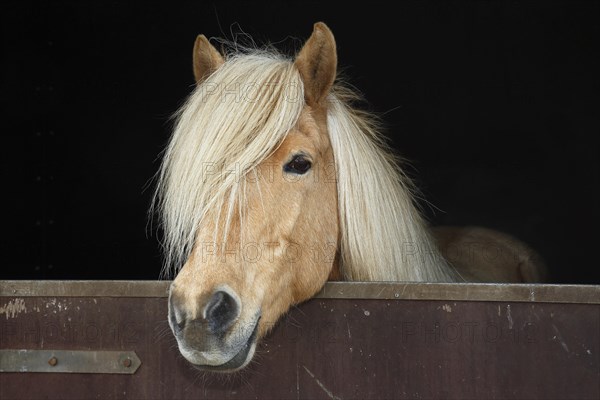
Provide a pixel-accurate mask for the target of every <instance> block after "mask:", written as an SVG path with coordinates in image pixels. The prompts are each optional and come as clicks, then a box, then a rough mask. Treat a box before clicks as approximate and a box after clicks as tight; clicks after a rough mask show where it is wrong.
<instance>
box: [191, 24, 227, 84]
mask: <svg viewBox="0 0 600 400" xmlns="http://www.w3.org/2000/svg"><path fill="white" fill-rule="evenodd" d="M193 60H194V61H193V62H194V77H195V78H196V84H198V85H199V84H201V83H202V82H203V81H204V80H205V79H206V78H208V77H209V76H210V74H212V73H213V72H215V71H216V70H217V69H218V68H219V67H220V66H221V65H223V63H224V62H225V60H224V59H223V56H222V55H221V53H219V51H218V50H217V49H215V46H213V45H212V44H210V42H209V41H208V39H207V38H206V36H204V35H198V37H197V38H196V43H194V56H193Z"/></svg>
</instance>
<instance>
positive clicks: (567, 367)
mask: <svg viewBox="0 0 600 400" xmlns="http://www.w3.org/2000/svg"><path fill="white" fill-rule="evenodd" d="M9 304H10V305H11V306H10V309H9V308H7V305H9ZM0 307H4V310H8V311H10V312H5V313H3V314H2V315H0V343H1V348H2V349H21V348H27V349H64V350H69V349H72V350H133V351H135V352H136V353H137V354H138V356H139V358H140V359H141V362H142V365H141V366H140V368H139V369H138V371H137V372H136V373H135V374H134V375H100V374H61V373H58V374H51V373H1V374H0V398H2V399H12V398H21V399H41V398H49V399H82V398H103V399H121V398H145V399H153V398H164V399H168V398H177V399H188V398H195V399H198V398H214V399H217V398H218V399H242V398H243V399H247V398H260V399H265V398H272V399H282V398H289V399H309V398H310V399H313V398H323V399H332V398H333V399H335V398H339V399H367V398H407V399H415V398H448V399H465V398H472V399H486V398H510V399H529V398H536V399H585V398H590V399H598V398H599V397H600V389H599V382H600V367H599V360H600V345H599V338H600V306H598V305H595V304H557V303H519V302H469V301H417V300H374V299H369V300H351V299H313V300H311V301H309V302H307V303H305V304H303V305H301V306H300V307H298V308H297V309H294V310H292V311H291V312H290V314H289V315H288V316H287V317H285V318H284V319H283V320H282V321H281V323H279V324H278V325H277V326H276V327H275V329H274V330H273V332H272V334H271V335H270V336H269V337H268V338H267V339H266V340H264V341H263V343H262V345H261V346H260V347H259V349H258V351H257V353H258V354H257V356H256V357H255V361H254V362H253V363H252V364H251V365H250V367H249V368H248V369H247V370H245V371H243V372H241V373H238V374H236V375H234V376H226V377H225V376H222V375H216V374H207V373H203V372H199V371H197V370H196V369H194V368H193V367H191V366H190V364H188V363H187V362H186V361H185V360H184V359H183V358H182V357H181V356H180V355H179V354H178V351H177V349H176V344H175V341H174V339H173V338H172V335H171V333H170V331H169V328H168V325H167V321H166V313H167V311H166V310H167V307H166V298H164V297H145V298H135V297H128V298H116V297H19V298H16V297H11V296H6V297H1V298H0Z"/></svg>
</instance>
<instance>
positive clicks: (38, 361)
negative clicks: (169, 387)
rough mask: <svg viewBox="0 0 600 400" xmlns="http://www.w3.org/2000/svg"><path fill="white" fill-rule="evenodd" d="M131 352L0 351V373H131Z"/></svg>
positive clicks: (133, 362)
mask: <svg viewBox="0 0 600 400" xmlns="http://www.w3.org/2000/svg"><path fill="white" fill-rule="evenodd" d="M141 364H142V362H141V361H140V359H139V358H138V356H137V354H135V352H134V351H81V350H0V372H62V373H82V374H134V373H135V371H137V369H138V368H139V367H140V365H141Z"/></svg>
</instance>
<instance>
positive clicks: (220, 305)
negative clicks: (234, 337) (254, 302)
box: [205, 291, 239, 333]
mask: <svg viewBox="0 0 600 400" xmlns="http://www.w3.org/2000/svg"><path fill="white" fill-rule="evenodd" d="M238 309H239V307H238V304H237V302H236V300H235V299H234V298H233V297H232V296H231V295H230V294H228V293H227V292H223V291H219V292H216V293H214V294H213V295H212V297H211V298H210V300H209V301H208V304H206V308H205V318H206V320H207V321H208V326H209V328H210V330H211V331H213V332H215V333H217V332H223V331H225V330H226V329H227V328H229V327H230V326H231V325H233V323H234V322H235V320H236V319H237V317H238Z"/></svg>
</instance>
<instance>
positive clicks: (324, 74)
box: [294, 22, 337, 105]
mask: <svg viewBox="0 0 600 400" xmlns="http://www.w3.org/2000/svg"><path fill="white" fill-rule="evenodd" d="M294 64H295V65H296V68H298V71H300V76H301V77H302V82H303V83H304V97H305V99H306V103H307V104H309V105H311V104H318V103H319V102H321V100H323V99H324V98H325V97H326V96H327V94H328V93H329V89H331V86H332V85H333V81H334V80H335V74H336V69H337V53H336V49H335V39H334V37H333V33H331V31H330V30H329V28H328V27H327V25H325V24H324V23H323V22H317V23H316V24H315V25H314V29H313V33H312V35H311V36H310V38H308V40H307V41H306V43H305V44H304V46H303V47H302V49H301V50H300V53H298V56H297V57H296V61H295V62H294Z"/></svg>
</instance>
